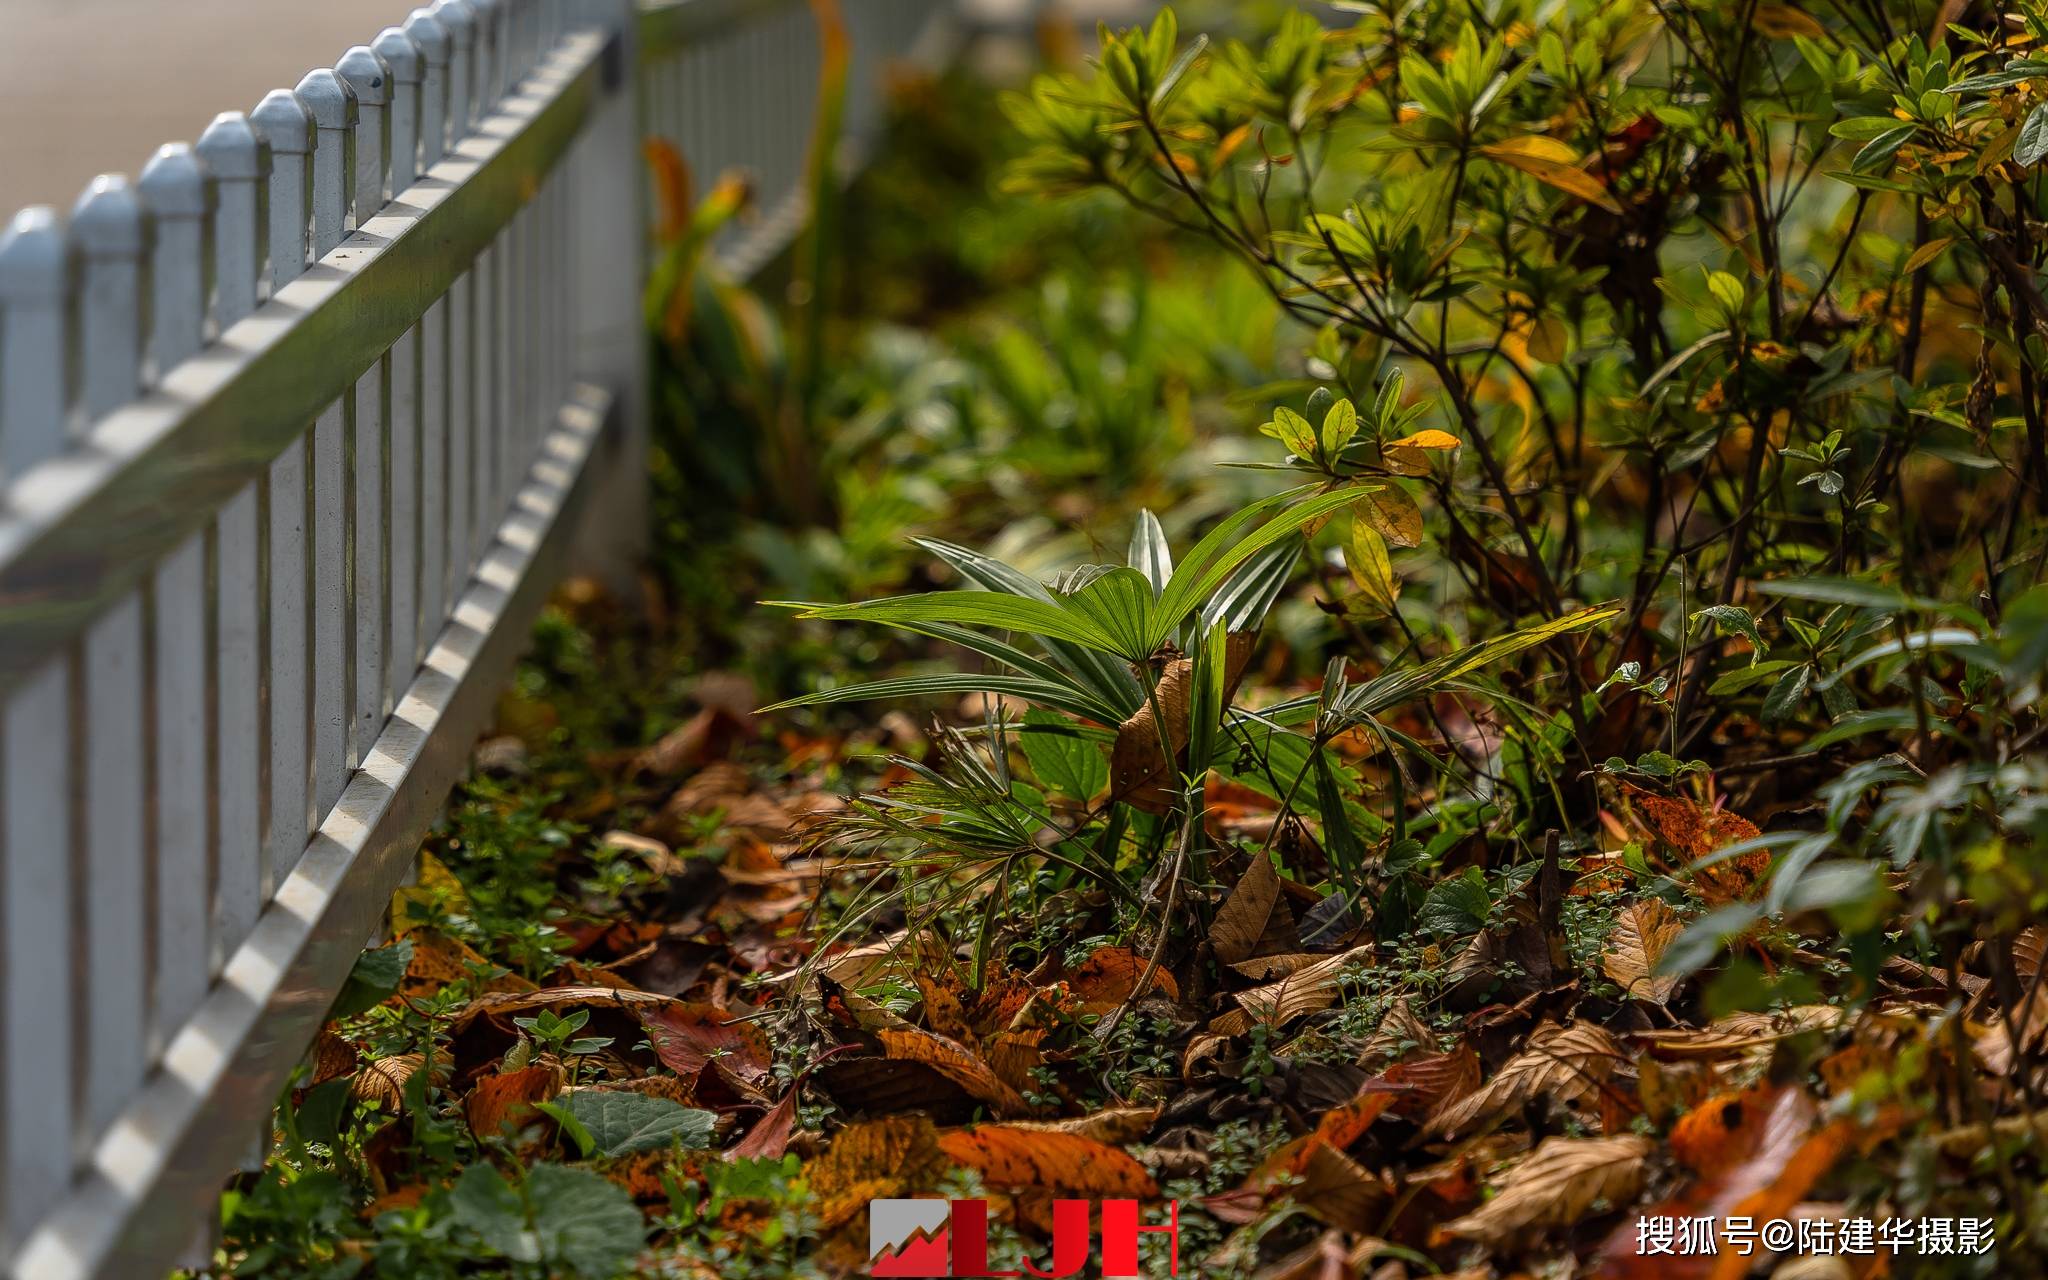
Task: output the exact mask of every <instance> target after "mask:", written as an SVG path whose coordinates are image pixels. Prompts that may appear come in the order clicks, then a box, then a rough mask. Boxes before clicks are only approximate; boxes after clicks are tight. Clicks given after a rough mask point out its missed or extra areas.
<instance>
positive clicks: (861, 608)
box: [767, 571, 1128, 653]
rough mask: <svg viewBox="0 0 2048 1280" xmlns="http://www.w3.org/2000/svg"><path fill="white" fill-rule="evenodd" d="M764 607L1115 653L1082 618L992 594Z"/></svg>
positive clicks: (930, 594)
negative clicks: (994, 633)
mask: <svg viewBox="0 0 2048 1280" xmlns="http://www.w3.org/2000/svg"><path fill="white" fill-rule="evenodd" d="M1126 572H1128V571H1126ZM767 603H769V604H771V605H776V606H778V607H781V608H785V609H797V610H800V611H801V616H803V617H806V618H823V619H827V620H829V621H835V622H876V623H880V624H881V625H883V626H885V627H886V626H895V627H915V626H920V625H924V624H928V623H934V622H953V623H959V624H961V625H964V626H970V627H994V628H996V629H998V630H1002V631H1022V632H1025V633H1027V634H1029V635H1036V636H1049V637H1051V638H1052V639H1055V640H1065V641H1067V642H1069V643H1071V644H1077V645H1080V646H1082V647H1083V648H1088V649H1095V650H1099V651H1101V652H1104V653H1116V652H1117V651H1118V650H1117V642H1116V638H1115V637H1114V636H1111V635H1108V634H1106V633H1105V632H1104V631H1103V630H1102V628H1101V627H1099V626H1097V625H1095V624H1094V623H1092V622H1091V621H1089V620H1088V618H1087V617H1086V615H1084V614H1081V613H1078V612H1075V611H1073V610H1069V609H1065V608H1062V607H1061V606H1060V605H1058V604H1054V603H1049V602H1047V601H1043V600H1032V599H1028V598H1026V597H1024V596H1012V595H1004V594H1002V593H1000V592H995V591H925V592H921V593H919V594H916V595H908V596H892V597H887V598H884V599H880V600H862V601H860V602H858V603H855V604H806V603H803V602H800V601H786V600H771V601H768V602H767Z"/></svg>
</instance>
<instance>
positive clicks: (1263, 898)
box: [1209, 853, 1285, 964]
mask: <svg viewBox="0 0 2048 1280" xmlns="http://www.w3.org/2000/svg"><path fill="white" fill-rule="evenodd" d="M1276 905H1280V873H1279V872H1277V871H1275V870H1274V869H1273V860H1272V859H1271V858H1270V857H1268V856H1267V855H1266V854H1264V853H1257V854H1254V855H1253V856H1252V862H1251V866H1249V867H1247V868H1246V869H1245V873H1244V874H1243V875H1242V876H1240V877H1238V881H1237V887H1236V888H1235V889H1232V890H1231V891H1230V896H1229V897H1228V898H1226V899H1224V901H1223V905H1222V907H1220V908H1219V909H1218V910H1217V912H1216V919H1215V922H1214V923H1213V924H1211V925H1210V926H1209V947H1210V949H1211V950H1212V951H1214V952H1215V953H1216V958H1217V959H1218V960H1220V961H1222V962H1223V963H1224V964H1237V963H1238V962H1240V961H1243V960H1248V959H1250V958H1251V957H1252V956H1253V955H1254V954H1255V953H1257V951H1258V950H1259V943H1260V941H1261V940H1263V939H1264V938H1265V936H1266V928H1267V925H1268V924H1269V923H1270V922H1271V921H1272V919H1273V909H1274V907H1275V906H1276ZM1281 909H1282V910H1285V907H1284V906H1282V907H1281Z"/></svg>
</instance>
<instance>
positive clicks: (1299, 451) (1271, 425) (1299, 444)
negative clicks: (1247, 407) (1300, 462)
mask: <svg viewBox="0 0 2048 1280" xmlns="http://www.w3.org/2000/svg"><path fill="white" fill-rule="evenodd" d="M1259 430H1260V431H1262V432H1264V433H1265V434H1267V435H1269V436H1271V437H1273V438H1274V439H1275V440H1278V441H1279V442H1280V443H1281V444H1284V445H1286V446H1287V452H1289V453H1291V454H1293V455H1294V456H1295V457H1297V458H1304V459H1306V458H1313V457H1315V456H1316V431H1315V428H1314V427H1311V426H1310V425H1309V424H1308V419H1307V418H1304V417H1302V416H1301V415H1300V414H1298V413H1296V412H1295V411H1294V410H1292V409H1290V408H1288V407H1287V406H1286V405H1281V406H1280V407H1279V408H1277V409H1275V410H1273V420H1272V421H1271V422H1268V423H1267V424H1266V425H1265V426H1263V427H1260V428H1259Z"/></svg>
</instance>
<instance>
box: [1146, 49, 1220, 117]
mask: <svg viewBox="0 0 2048 1280" xmlns="http://www.w3.org/2000/svg"><path fill="white" fill-rule="evenodd" d="M1208 47H1209V37H1207V36H1196V37H1195V38H1194V40H1193V41H1192V42H1190V43H1189V45H1188V47H1187V48H1185V49H1183V50H1181V53H1180V57H1178V58H1176V59H1174V63H1173V66H1171V67H1169V68H1168V69H1167V72H1166V74H1165V75H1163V76H1161V77H1160V78H1159V87H1158V88H1156V89H1154V90H1152V109H1153V110H1154V111H1157V110H1159V109H1160V108H1161V107H1164V106H1165V105H1166V104H1167V103H1168V102H1170V101H1172V100H1173V95H1174V94H1175V93H1176V92H1177V91H1178V90H1179V89H1180V82H1181V79H1182V78H1183V77H1184V76H1186V75H1187V73H1188V68H1189V67H1192V66H1193V65H1194V64H1195V59H1196V58H1199V57H1201V56H1202V51H1203V50H1204V49H1207V48H1208Z"/></svg>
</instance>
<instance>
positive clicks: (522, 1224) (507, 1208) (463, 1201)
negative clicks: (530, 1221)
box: [448, 1161, 540, 1262]
mask: <svg viewBox="0 0 2048 1280" xmlns="http://www.w3.org/2000/svg"><path fill="white" fill-rule="evenodd" d="M448 1208H449V1216H450V1217H452V1218H453V1219H454V1220H455V1223H456V1225H457V1226H460V1227H462V1228H464V1229H465V1230H467V1231H469V1232H470V1233H471V1234H473V1235H475V1236H476V1237H477V1238H478V1239H479V1240H481V1241H483V1243H484V1244H485V1246H486V1247H488V1248H489V1249H491V1250H492V1251H493V1252H495V1253H498V1254H500V1255H502V1256H504V1257H506V1258H510V1259H511V1260H513V1261H514V1262H538V1261H540V1241H539V1239H537V1238H536V1237H535V1236H534V1234H533V1232H532V1231H530V1230H528V1229H527V1222H526V1204H525V1202H524V1201H522V1200H521V1199H520V1198H519V1191H518V1189H517V1188H516V1187H514V1186H513V1185H512V1184H511V1183H509V1182H507V1181H505V1175H504V1174H502V1173H499V1172H498V1171H497V1169H495V1168H493V1167H492V1166H491V1165H489V1164H486V1163H484V1162H482V1161H478V1162H477V1163H475V1164H472V1165H470V1166H469V1167H468V1168H467V1169H464V1170H463V1171H462V1176H461V1177H460V1178H457V1179H456V1180H455V1187H454V1189H453V1190H452V1191H450V1192H449V1193H448Z"/></svg>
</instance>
